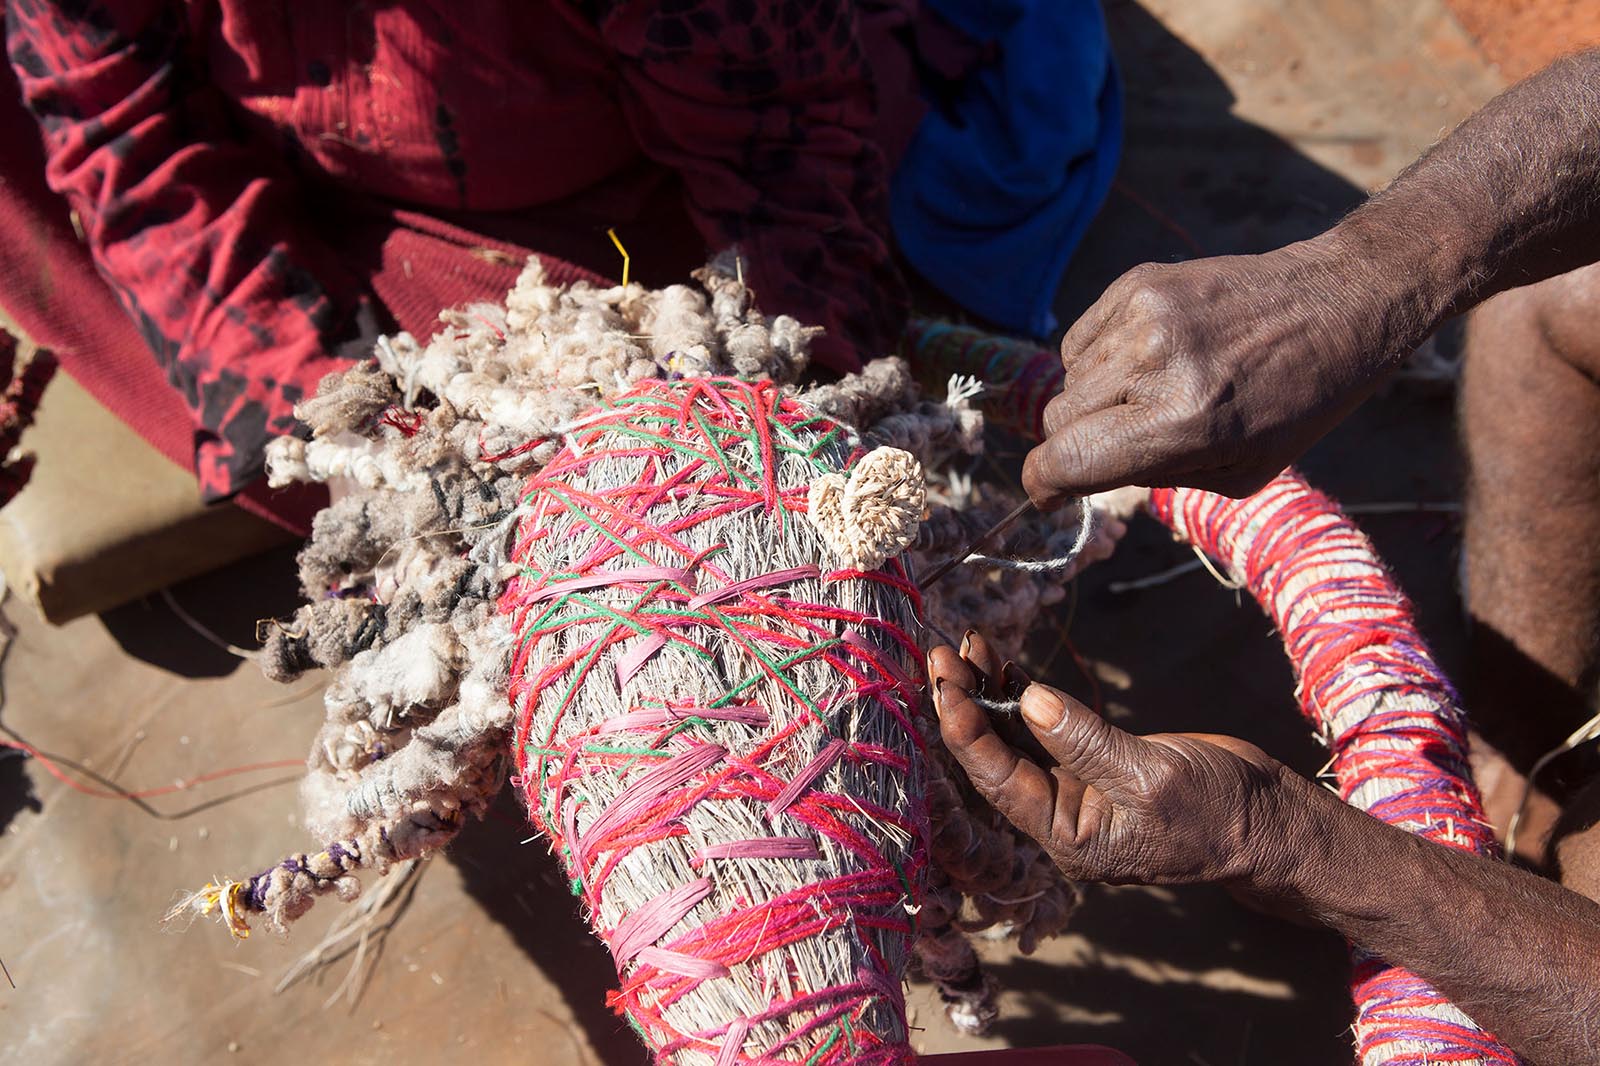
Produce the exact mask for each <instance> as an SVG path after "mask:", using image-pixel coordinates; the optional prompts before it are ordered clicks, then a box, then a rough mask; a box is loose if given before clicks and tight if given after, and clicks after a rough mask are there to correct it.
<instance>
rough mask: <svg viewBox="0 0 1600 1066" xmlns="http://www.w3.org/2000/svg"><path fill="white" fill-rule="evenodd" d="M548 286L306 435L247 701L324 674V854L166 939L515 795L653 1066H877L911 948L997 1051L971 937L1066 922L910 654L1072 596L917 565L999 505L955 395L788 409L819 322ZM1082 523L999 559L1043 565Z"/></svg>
mask: <svg viewBox="0 0 1600 1066" xmlns="http://www.w3.org/2000/svg"><path fill="white" fill-rule="evenodd" d="M696 278H697V281H698V285H696V286H670V287H668V288H667V289H663V290H659V291H651V290H646V289H643V288H641V287H640V286H638V285H630V286H625V287H624V286H618V287H615V288H611V289H596V288H593V287H591V286H587V285H577V286H573V287H571V288H555V287H551V286H547V285H545V284H544V280H543V276H542V272H541V271H540V269H539V266H538V264H537V262H536V261H534V262H531V263H530V265H529V268H528V270H527V271H525V272H524V274H523V277H522V279H521V280H520V281H519V283H518V285H517V288H516V289H514V290H513V291H512V292H511V293H510V294H509V296H508V298H507V302H506V306H505V307H497V306H492V305H481V306H475V307H471V308H467V309H465V310H462V311H452V312H448V313H446V314H444V315H442V316H441V320H442V328H441V331H440V332H439V333H438V334H437V335H436V336H435V337H433V338H432V339H431V340H430V341H429V342H428V344H426V345H421V344H418V343H417V342H416V341H414V340H413V339H412V338H410V337H409V336H405V335H401V336H399V337H396V338H392V339H389V340H385V341H383V342H381V343H380V344H379V346H378V349H377V352H376V354H375V359H374V360H373V361H372V362H370V363H366V364H362V365H360V366H356V367H353V368H351V369H350V370H348V371H346V372H344V373H342V374H336V375H331V376H330V377H329V378H328V379H327V380H326V381H325V382H324V383H323V386H322V388H321V389H320V390H319V392H318V395H317V396H316V397H314V398H312V399H310V400H308V401H306V402H305V403H303V404H301V405H300V407H299V408H298V409H297V414H298V415H299V417H300V418H301V419H302V421H304V422H305V423H306V424H307V425H308V426H309V427H310V428H311V431H312V435H311V438H310V439H309V440H301V439H294V438H286V439H284V440H280V441H278V442H275V443H274V445H273V447H272V448H271V449H270V451H269V456H268V469H269V474H270V475H271V477H272V478H273V479H274V480H275V481H276V482H278V483H284V482H287V481H290V480H296V479H298V480H327V479H330V478H341V479H343V480H344V481H345V482H346V488H347V491H346V492H345V493H344V494H343V496H342V498H341V499H340V501H339V502H338V503H337V504H335V505H334V506H332V507H330V508H328V509H326V510H325V511H323V512H322V513H321V514H320V515H319V516H318V518H317V520H316V525H315V529H314V531H313V536H312V538H311V540H310V542H309V543H308V545H307V546H306V548H305V549H304V550H303V551H302V553H301V556H300V577H301V584H302V586H303V589H304V592H305V594H306V597H307V601H308V602H307V604H306V606H305V607H303V608H302V609H301V610H300V611H299V612H298V613H297V614H296V616H295V617H294V618H292V619H289V620H286V621H284V622H282V623H278V624H276V625H274V626H272V627H271V630H270V632H269V633H268V634H267V636H266V641H265V646H264V648H263V651H262V656H261V660H262V665H263V668H264V669H265V671H266V672H267V673H268V675H269V676H272V677H275V678H278V679H282V680H289V679H293V678H295V677H297V676H299V675H300V674H301V673H302V672H303V671H305V670H308V669H311V668H314V667H319V666H320V667H325V668H328V669H330V670H332V671H334V674H333V678H332V681H331V683H330V685H329V687H328V689H327V692H326V695H325V698H324V702H325V705H326V708H327V721H326V723H325V725H324V726H323V729H322V732H321V734H320V735H319V737H318V738H317V740H316V742H315V744H314V746H313V751H312V757H311V760H310V769H311V773H310V774H309V775H308V778H307V782H306V785H305V788H304V797H305V806H306V812H307V817H306V822H307V826H308V828H309V829H310V830H311V832H312V833H313V835H314V836H315V837H316V838H317V839H319V840H320V841H321V845H320V847H319V848H318V850H315V851H312V852H308V853H305V854H300V855H294V856H291V857H289V858H287V859H285V860H284V861H282V862H280V863H278V864H276V865H275V866H272V867H270V868H268V869H266V870H264V871H262V872H261V873H260V874H257V875H256V876H254V877H250V878H246V879H243V880H240V881H226V882H223V883H220V884H215V885H209V886H206V888H205V889H203V890H202V891H201V892H199V893H197V894H196V895H195V896H194V897H192V898H191V899H190V900H188V901H186V902H185V903H184V904H182V905H180V907H179V908H177V909H178V910H180V911H190V912H192V911H198V912H200V913H209V914H219V915H220V916H221V917H222V918H223V919H224V920H225V921H226V923H227V925H228V926H229V928H230V929H232V930H233V931H234V932H235V934H236V935H245V934H246V933H247V932H248V928H249V924H250V922H251V920H252V919H253V918H254V917H256V916H264V917H265V918H266V919H267V921H268V923H269V924H271V925H273V926H275V927H279V928H282V927H286V926H287V925H288V924H289V923H290V922H292V921H293V920H294V919H295V918H297V917H299V916H300V915H301V914H303V913H304V912H305V911H306V909H307V908H309V907H310V906H311V905H312V903H313V901H314V900H315V899H316V898H317V897H318V896H321V895H325V894H335V895H338V896H340V897H341V898H345V899H350V898H353V897H354V896H355V895H357V893H358V892H359V891H360V884H359V881H358V880H357V878H356V873H357V872H358V871H359V870H361V869H363V868H371V869H377V870H380V871H381V870H384V869H387V868H389V867H391V866H394V865H396V864H406V863H411V862H414V861H415V860H416V859H418V858H419V857H421V856H424V855H426V854H428V853H429V852H431V851H433V850H436V849H437V848H439V847H441V846H443V845H444V844H446V843H447V842H448V841H449V840H450V839H451V838H452V837H453V836H454V834H455V833H456V832H457V831H459V829H460V827H461V826H462V825H463V824H464V822H465V820H466V819H467V818H468V817H470V816H473V815H481V814H482V813H483V812H484V810H485V809H486V808H487V805H488V803H489V802H490V800H491V799H492V798H493V797H494V795H495V794H496V792H497V791H498V790H499V788H500V787H501V786H502V784H503V783H504V781H505V778H506V776H507V774H508V773H509V772H510V771H511V769H512V768H513V767H514V768H515V774H516V781H517V783H518V786H519V788H521V790H522V791H523V794H524V796H525V798H526V800H527V803H528V807H529V810H530V813H531V814H532V816H533V818H534V820H535V822H536V823H537V824H538V826H539V827H540V828H541V829H542V830H543V831H544V833H545V834H546V836H547V838H548V839H549V841H550V842H551V844H552V846H553V847H554V848H555V849H556V851H557V852H558V854H559V856H560V858H561V861H562V862H563V863H565V864H566V866H567V868H568V870H569V872H570V874H571V875H572V877H573V880H574V883H575V887H576V888H577V890H578V891H579V893H580V895H581V898H582V901H583V904H584V909H585V912H586V916H587V917H588V918H589V919H590V921H591V922H592V923H593V925H594V927H595V929H596V931H597V932H598V933H599V934H600V935H601V937H602V938H603V939H604V940H605V941H606V943H607V944H608V945H609V946H610V948H611V949H612V951H613V953H614V954H615V956H616V959H617V963H618V973H619V983H620V987H619V990H618V992H617V993H616V995H615V997H614V999H615V1003H614V1005H615V1006H616V1007H617V1009H618V1010H619V1011H621V1012H622V1013H623V1014H625V1015H626V1016H627V1017H628V1018H629V1019H630V1020H632V1021H633V1023H634V1024H635V1025H636V1026H637V1027H638V1028H639V1030H640V1032H641V1034H642V1035H643V1037H644V1039H645V1041H646V1042H647V1043H648V1044H649V1045H650V1046H651V1047H652V1048H654V1049H655V1050H656V1052H657V1055H658V1057H659V1060H660V1061H662V1062H673V1063H706V1064H713V1066H731V1064H732V1063H736V1062H746V1061H756V1060H757V1059H760V1058H761V1057H762V1056H766V1058H767V1060H772V1059H780V1060H790V1059H792V1060H794V1061H808V1060H809V1061H813V1062H818V1063H821V1062H845V1061H852V1062H862V1061H865V1062H876V1061H883V1062H895V1061H902V1060H904V1059H906V1058H907V1057H908V1056H909V1048H908V1045H907V1042H906V1039H907V1034H906V1024H905V1019H904V1007H903V1000H902V997H901V991H900V988H901V979H902V976H903V973H904V971H905V966H906V960H907V956H908V954H914V955H915V958H916V961H917V964H918V966H919V967H920V969H921V970H922V972H923V973H924V974H925V975H926V976H928V977H929V978H930V979H932V980H934V981H935V982H936V983H937V984H938V985H939V987H940V989H941V991H942V992H943V994H944V995H945V997H946V1000H947V1003H948V1006H949V1013H950V1016H951V1018H952V1020H953V1021H954V1022H955V1023H956V1024H957V1025H958V1026H960V1027H962V1028H964V1029H967V1030H971V1031H981V1030H982V1029H983V1028H984V1027H985V1026H987V1024H988V1023H989V1022H990V1021H991V1020H992V1019H993V1018H994V1016H995V1004H994V998H995V986H994V984H993V982H992V981H990V980H989V979H988V978H987V977H986V976H985V974H984V973H983V971H982V970H981V968H980V967H979V965H978V960H977V957H976V955H975V953H974V952H973V950H972V947H971V945H970V944H969V942H968V940H967V932H969V931H975V930H979V929H983V928H989V927H997V928H999V929H1001V930H1003V931H1007V932H1010V933H1011V934H1012V935H1014V936H1016V937H1017V938H1018V940H1019V942H1020V943H1021V946H1022V947H1023V949H1024V950H1031V948H1032V946H1033V945H1034V944H1036V943H1037V942H1038V941H1039V940H1040V939H1042V938H1044V937H1047V936H1050V935H1052V934H1054V933H1055V932H1057V931H1059V930H1060V929H1061V928H1062V927H1063V925H1064V924H1065V922H1066V920H1067V917H1068V915H1069V914H1070V912H1071V910H1072V907H1073V905H1074V903H1075V901H1076V898H1077V896H1076V890H1075V889H1074V887H1073V886H1072V885H1071V884H1070V883H1068V882H1065V881H1064V880H1063V879H1062V878H1061V876H1060V874H1059V873H1058V871H1056V869H1055V868H1054V866H1053V865H1052V864H1051V863H1050V862H1049V861H1048V859H1046V858H1045V856H1044V855H1043V854H1042V853H1041V852H1040V850H1039V849H1038V848H1037V847H1036V846H1035V845H1033V844H1032V843H1031V842H1029V841H1027V840H1026V839H1024V838H1019V837H1018V836H1017V834H1016V833H1015V832H1014V831H1013V830H1012V829H1011V828H1010V827H1009V826H1008V825H1007V824H1006V823H1005V822H1004V821H1003V820H1002V819H1000V818H999V817H998V816H997V815H996V814H995V813H994V812H993V811H992V810H991V809H989V808H988V807H987V805H986V804H985V803H984V802H983V801H982V800H981V799H980V798H979V797H978V796H977V795H976V794H975V793H974V792H973V790H972V789H971V788H970V786H969V785H968V784H967V783H966V781H965V779H964V777H962V776H961V773H960V771H959V769H958V768H956V767H955V766H954V764H953V762H952V761H951V760H950V759H949V757H948V755H947V754H946V753H945V752H944V751H943V749H942V747H941V746H940V745H939V744H938V743H937V730H936V728H935V726H934V724H933V721H932V718H931V714H930V713H929V711H928V708H927V705H926V694H925V692H924V691H923V690H922V687H921V686H922V673H923V666H922V656H921V650H920V649H921V647H923V646H925V645H927V644H929V643H931V642H932V640H934V639H942V640H947V639H949V637H948V635H947V634H945V635H940V634H941V632H942V630H945V629H949V628H950V627H951V626H952V625H955V624H957V623H959V625H960V626H963V627H964V626H966V625H975V626H981V627H984V628H985V629H986V631H988V632H991V633H993V634H995V635H996V636H997V637H998V639H1000V640H1002V641H1005V640H1008V639H1016V638H1017V636H1018V635H1019V634H1020V633H1021V632H1022V630H1023V629H1024V628H1025V627H1026V626H1027V625H1028V624H1029V623H1030V622H1031V621H1032V619H1033V617H1034V616H1035V615H1036V614H1037V610H1038V608H1039V606H1040V605H1041V604H1048V603H1050V602H1053V601H1054V600H1057V599H1059V598H1060V597H1061V590H1062V586H1063V585H1064V584H1065V582H1066V581H1067V580H1068V579H1069V578H1070V576H1071V573H1072V571H1071V570H1070V569H1058V570H1055V571H1051V572H1045V573H1040V572H1032V571H1019V570H1003V569H1001V570H997V569H994V568H992V567H990V566H979V567H969V568H963V569H962V570H961V571H958V572H957V573H956V574H952V575H951V576H950V577H949V578H947V579H946V580H945V581H944V582H942V583H941V584H940V585H939V586H938V590H937V591H938V593H939V595H937V596H933V595H930V596H929V597H928V598H927V599H926V600H922V599H919V597H918V594H917V592H916V589H915V587H914V582H913V580H912V574H913V573H914V572H915V571H916V569H917V568H918V567H920V566H924V565H929V564H931V563H932V562H935V561H942V560H943V559H944V558H945V557H947V556H948V555H949V554H950V553H952V552H954V551H956V550H958V548H959V547H960V546H961V545H962V544H963V543H965V542H967V541H970V539H971V538H972V537H973V535H974V534H975V533H976V532H977V531H979V530H981V529H983V528H985V527H987V526H988V525H990V524H992V523H993V522H994V521H995V519H996V518H998V517H999V516H1000V515H1002V514H1004V513H1005V512H1006V511H1008V510H1010V509H1011V507H1012V506H1013V504H1014V502H1015V498H1013V497H1007V496H1005V495H1004V494H999V493H995V492H993V491H992V490H988V489H984V488H975V487H974V486H973V483H972V480H971V479H970V477H967V476H965V475H964V474H963V472H962V470H961V466H962V465H963V464H965V463H967V462H969V460H968V457H970V456H972V455H975V454H976V453H977V452H978V451H979V450H980V449H981V445H982V434H981V428H982V420H981V417H980V416H979V414H978V412H977V411H976V410H975V409H974V408H973V406H972V404H971V400H972V398H973V396H974V395H975V393H976V391H977V390H976V389H975V388H974V387H973V385H972V383H971V382H970V381H966V380H953V381H952V382H951V387H950V389H949V395H948V397H946V398H945V399H944V400H943V401H937V400H929V399H924V398H923V397H922V395H921V393H920V390H919V388H918V387H917V385H916V384H914V383H913V381H912V379H911V377H910V374H909V373H908V369H907V367H906V364H905V363H903V362H901V361H900V360H898V359H884V360H879V361H877V362H874V363H871V364H869V365H868V366H867V368H866V369H865V370H864V371H863V372H862V373H860V374H857V375H850V376H848V377H846V378H844V379H843V380H840V381H836V382H833V383H829V384H824V385H821V386H818V387H814V388H811V389H809V390H802V389H799V388H797V386H796V384H795V383H796V382H797V381H798V379H799V377H800V375H801V373H802V371H803V370H804V367H805V363H806V352H805V346H806V342H807V339H808V337H809V335H810V333H809V331H807V330H806V329H805V328H803V327H801V326H800V325H799V324H798V323H795V322H793V321H792V320H789V319H784V318H781V317H780V318H776V319H772V320H768V319H766V318H765V317H763V316H762V315H761V314H760V312H759V311H757V310H756V309H755V308H754V307H753V306H752V303H751V299H750V295H749V292H748V290H746V289H745V288H744V286H743V285H742V283H740V282H739V280H738V271H737V270H736V269H728V268H723V267H712V268H708V269H707V270H705V271H702V272H699V273H698V274H697V275H696ZM1078 531H1079V530H1078V528H1077V525H1076V523H1074V524H1071V525H1068V524H1067V523H1062V524H1061V525H1060V526H1054V525H1049V524H1043V523H1041V524H1035V525H1034V527H1033V528H1031V529H1029V530H1026V531H1021V532H1020V533H1019V534H1018V536H1017V538H1016V540H1015V542H1014V543H1012V544H1011V545H1009V546H1008V547H1009V550H1011V551H1014V552H1019V553H1025V554H1030V555H1032V554H1046V555H1048V554H1059V550H1058V549H1060V548H1061V547H1062V546H1063V545H1070V544H1073V543H1076V542H1077V541H1078V540H1079V539H1080V538H1078V537H1077V533H1078Z"/></svg>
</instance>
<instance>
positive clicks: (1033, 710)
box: [1022, 685, 1066, 731]
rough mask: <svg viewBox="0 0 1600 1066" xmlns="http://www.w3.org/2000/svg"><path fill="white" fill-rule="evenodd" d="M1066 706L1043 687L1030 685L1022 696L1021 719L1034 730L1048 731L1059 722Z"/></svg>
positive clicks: (1058, 697)
mask: <svg viewBox="0 0 1600 1066" xmlns="http://www.w3.org/2000/svg"><path fill="white" fill-rule="evenodd" d="M1065 710H1066V704H1064V703H1062V702H1061V697H1060V696H1057V695H1056V694H1055V693H1054V692H1051V691H1050V690H1049V689H1047V688H1045V687H1044V686H1043V685H1032V686H1030V687H1029V688H1028V689H1027V690H1026V691H1025V692H1023V694H1022V717H1024V718H1026V719H1027V720H1028V724H1029V725H1031V726H1033V727H1034V728H1035V729H1043V730H1045V731H1049V730H1052V729H1054V728H1055V727H1056V726H1057V725H1058V724H1060V722H1061V715H1062V712H1064V711H1065Z"/></svg>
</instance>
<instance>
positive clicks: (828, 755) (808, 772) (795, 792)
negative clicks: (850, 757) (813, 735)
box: [767, 739, 846, 822]
mask: <svg viewBox="0 0 1600 1066" xmlns="http://www.w3.org/2000/svg"><path fill="white" fill-rule="evenodd" d="M845 747H846V745H845V742H844V741H842V740H838V739H834V740H830V741H829V742H828V744H827V746H826V747H824V748H823V749H822V750H821V751H819V752H817V757H816V758H814V759H812V760H811V761H810V762H808V763H806V765H805V767H804V768H803V769H801V771H800V772H799V773H798V774H796V775H795V777H794V780H793V781H790V782H789V784H788V786H787V787H786V788H784V790H783V791H782V792H780V793H778V794H777V796H775V797H774V798H773V800H772V802H771V803H768V804H767V821H769V822H770V821H772V820H773V819H775V818H777V817H778V815H780V814H782V813H783V812H784V811H786V810H788V809H789V808H790V807H791V806H792V805H793V804H794V801H795V800H797V799H799V798H800V793H802V792H804V791H805V790H806V789H808V788H810V787H811V782H813V781H815V780H816V779H817V778H819V777H821V776H822V775H823V773H825V772H826V771H827V769H828V767H830V766H832V765H833V764H834V763H836V762H838V761H839V757H840V756H841V755H843V754H844V749H845Z"/></svg>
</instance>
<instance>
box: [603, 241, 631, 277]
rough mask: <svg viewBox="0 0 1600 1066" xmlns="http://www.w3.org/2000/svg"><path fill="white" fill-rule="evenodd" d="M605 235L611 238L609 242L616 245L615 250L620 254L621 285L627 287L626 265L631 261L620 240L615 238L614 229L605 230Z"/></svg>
mask: <svg viewBox="0 0 1600 1066" xmlns="http://www.w3.org/2000/svg"><path fill="white" fill-rule="evenodd" d="M606 236H607V237H610V238H611V243H612V244H614V245H616V246H617V251H618V252H619V253H620V254H621V255H622V287H623V288H624V289H626V288H627V287H628V265H629V264H630V263H631V262H632V261H633V260H632V258H631V257H630V256H629V255H628V250H627V249H626V248H624V247H623V246H622V241H620V240H618V239H617V231H616V230H615V229H608V230H606Z"/></svg>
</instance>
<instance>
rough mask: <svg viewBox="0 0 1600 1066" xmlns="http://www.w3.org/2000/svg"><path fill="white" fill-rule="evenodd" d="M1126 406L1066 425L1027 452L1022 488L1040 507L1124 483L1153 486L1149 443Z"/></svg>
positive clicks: (1049, 507) (1048, 508) (1050, 508)
mask: <svg viewBox="0 0 1600 1066" xmlns="http://www.w3.org/2000/svg"><path fill="white" fill-rule="evenodd" d="M1131 414H1132V411H1131V409H1130V408H1128V407H1125V406H1124V407H1114V408H1110V409H1108V410H1103V411H1099V412H1097V413H1095V414H1092V415H1089V416H1088V417H1087V418H1082V419H1079V420H1078V421H1076V422H1073V423H1072V424H1070V425H1068V426H1066V427H1064V428H1063V429H1061V430H1060V431H1059V432H1057V433H1055V434H1054V435H1053V436H1051V437H1050V438H1049V439H1048V440H1046V441H1045V442H1044V443H1043V444H1041V445H1039V446H1038V447H1037V448H1034V449H1033V450H1032V451H1031V452H1029V453H1028V457H1027V459H1026V460H1024V462H1023V464H1022V487H1023V488H1024V489H1025V490H1026V491H1027V493H1028V498H1029V499H1031V500H1032V501H1033V502H1034V505H1035V506H1036V507H1038V508H1039V509H1040V510H1041V511H1053V510H1055V509H1057V508H1059V507H1060V506H1061V505H1062V504H1064V503H1066V502H1067V501H1068V500H1069V499H1071V498H1072V497H1074V496H1084V495H1087V494H1089V493H1091V492H1106V491H1109V490H1111V489H1117V488H1121V487H1123V486H1124V485H1150V484H1155V483H1156V480H1157V479H1155V478H1153V477H1152V475H1153V474H1154V473H1155V472H1156V471H1155V470H1154V469H1153V467H1152V464H1151V462H1150V458H1149V443H1148V441H1147V440H1146V439H1145V438H1144V435H1143V434H1142V433H1141V431H1140V426H1139V420H1138V419H1136V418H1134V417H1130V416H1131Z"/></svg>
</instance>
